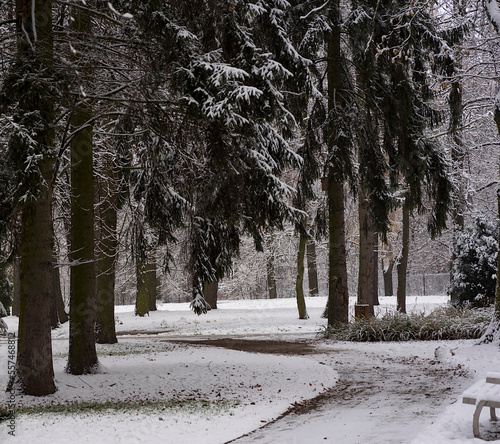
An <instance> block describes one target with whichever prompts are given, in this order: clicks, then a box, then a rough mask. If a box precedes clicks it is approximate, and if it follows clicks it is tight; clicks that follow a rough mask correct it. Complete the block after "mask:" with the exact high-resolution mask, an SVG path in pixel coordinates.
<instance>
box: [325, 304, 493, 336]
mask: <svg viewBox="0 0 500 444" xmlns="http://www.w3.org/2000/svg"><path fill="white" fill-rule="evenodd" d="M492 316H493V309H492V308H481V309H479V308H478V309H471V308H465V307H451V306H450V307H443V308H439V309H437V310H434V311H433V312H431V313H430V314H428V315H426V314H425V313H418V314H405V313H400V312H390V313H387V314H385V315H383V316H382V317H380V318H370V319H358V318H356V319H354V321H352V322H351V323H349V324H338V325H335V326H332V327H328V328H326V329H325V331H324V332H323V334H324V336H325V337H326V338H329V339H335V340H338V341H356V342H379V341H412V340H420V341H430V340H453V339H477V338H480V337H481V336H482V335H483V333H484V332H485V331H486V329H487V328H488V325H489V324H490V321H491V317H492Z"/></svg>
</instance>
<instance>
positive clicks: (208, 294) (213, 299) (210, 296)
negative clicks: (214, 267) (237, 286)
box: [203, 281, 219, 310]
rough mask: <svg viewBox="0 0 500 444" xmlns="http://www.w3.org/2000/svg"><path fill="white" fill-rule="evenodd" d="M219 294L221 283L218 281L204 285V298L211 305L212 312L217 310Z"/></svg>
mask: <svg viewBox="0 0 500 444" xmlns="http://www.w3.org/2000/svg"><path fill="white" fill-rule="evenodd" d="M218 292H219V283H218V282H217V281H213V282H205V284H204V285H203V297H204V298H205V301H207V303H208V304H209V305H210V308H212V310H216V309H217V295H218Z"/></svg>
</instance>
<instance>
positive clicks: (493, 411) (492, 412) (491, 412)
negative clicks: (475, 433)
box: [490, 407, 498, 421]
mask: <svg viewBox="0 0 500 444" xmlns="http://www.w3.org/2000/svg"><path fill="white" fill-rule="evenodd" d="M490 418H491V420H492V421H498V418H497V415H496V413H495V407H490Z"/></svg>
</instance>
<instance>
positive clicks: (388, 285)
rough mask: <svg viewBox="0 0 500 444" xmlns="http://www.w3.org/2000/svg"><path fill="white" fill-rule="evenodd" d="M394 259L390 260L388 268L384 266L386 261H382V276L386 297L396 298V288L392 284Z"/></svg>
mask: <svg viewBox="0 0 500 444" xmlns="http://www.w3.org/2000/svg"><path fill="white" fill-rule="evenodd" d="M394 263H395V261H394V259H393V258H390V259H389V263H388V264H387V267H385V266H384V261H383V260H382V274H383V276H384V295H385V296H394V286H393V284H392V270H393V268H394Z"/></svg>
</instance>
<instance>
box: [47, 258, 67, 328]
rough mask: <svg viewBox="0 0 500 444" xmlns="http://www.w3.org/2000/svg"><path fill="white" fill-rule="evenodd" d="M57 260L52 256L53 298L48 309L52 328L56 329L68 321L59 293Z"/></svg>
mask: <svg viewBox="0 0 500 444" xmlns="http://www.w3.org/2000/svg"><path fill="white" fill-rule="evenodd" d="M56 264H57V258H56V256H55V254H54V262H53V267H52V285H53V298H52V305H51V309H50V319H51V326H52V328H57V327H59V326H60V325H61V324H64V323H65V322H67V321H68V315H67V314H66V310H65V308H64V301H63V297H62V291H61V279H60V276H59V267H57V265H56Z"/></svg>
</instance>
